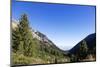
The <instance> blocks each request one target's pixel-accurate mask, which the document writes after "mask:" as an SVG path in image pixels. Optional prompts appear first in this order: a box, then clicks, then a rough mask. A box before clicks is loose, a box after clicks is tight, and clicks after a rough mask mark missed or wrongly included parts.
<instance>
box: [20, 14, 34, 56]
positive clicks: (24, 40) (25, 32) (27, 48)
mask: <svg viewBox="0 0 100 67" xmlns="http://www.w3.org/2000/svg"><path fill="white" fill-rule="evenodd" d="M29 28H30V27H29V21H28V18H27V15H26V14H23V15H22V16H21V19H20V21H19V32H20V34H21V38H20V42H21V43H20V47H22V46H23V49H24V55H25V56H32V55H33V38H32V33H31V31H30V29H29Z"/></svg>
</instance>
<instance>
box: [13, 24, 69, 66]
mask: <svg viewBox="0 0 100 67" xmlns="http://www.w3.org/2000/svg"><path fill="white" fill-rule="evenodd" d="M18 23H19V22H12V42H13V43H12V49H13V52H12V57H13V58H12V60H13V65H26V64H47V63H62V62H69V61H70V59H69V57H68V56H67V55H65V54H64V53H63V51H62V50H61V49H59V48H58V47H57V46H56V45H55V44H54V43H53V42H52V41H51V40H49V38H48V37H47V36H46V35H44V34H43V33H41V32H39V31H37V30H34V29H32V28H30V27H29V29H28V30H29V31H30V33H31V34H32V46H33V47H31V48H32V53H33V55H32V56H31V57H29V56H25V55H23V54H22V53H21V51H24V49H23V48H22V47H24V46H21V44H20V42H19V40H20V39H17V38H20V37H19V36H20V33H18V32H17V31H20V29H19V24H18ZM22 33H23V32H22ZM17 42H19V44H17ZM23 45H24V44H23ZM19 46H21V47H19ZM20 48H21V49H20ZM19 50H20V52H19Z"/></svg>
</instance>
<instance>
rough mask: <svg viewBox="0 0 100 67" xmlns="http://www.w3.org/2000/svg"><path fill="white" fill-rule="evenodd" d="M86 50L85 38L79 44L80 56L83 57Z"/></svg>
mask: <svg viewBox="0 0 100 67" xmlns="http://www.w3.org/2000/svg"><path fill="white" fill-rule="evenodd" d="M87 52H88V46H87V43H86V41H85V40H83V41H82V43H81V45H80V53H79V55H80V58H81V59H82V58H85V57H86V55H87Z"/></svg>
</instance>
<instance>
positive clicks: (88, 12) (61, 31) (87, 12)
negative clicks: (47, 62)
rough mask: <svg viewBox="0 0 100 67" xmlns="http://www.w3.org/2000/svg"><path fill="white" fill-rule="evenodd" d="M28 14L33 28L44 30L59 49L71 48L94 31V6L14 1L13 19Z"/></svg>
mask: <svg viewBox="0 0 100 67" xmlns="http://www.w3.org/2000/svg"><path fill="white" fill-rule="evenodd" d="M23 13H26V14H27V15H28V19H29V22H30V26H31V27H32V28H33V29H37V30H38V31H40V32H42V33H44V34H45V35H46V36H47V37H48V38H49V39H50V40H52V41H53V42H54V43H55V44H56V45H57V46H58V47H59V48H60V49H63V50H69V49H71V48H72V47H73V46H75V45H76V44H77V43H78V42H79V41H81V40H82V39H84V38H85V37H86V36H87V35H89V34H91V33H94V32H95V7H94V6H80V5H64V4H47V3H34V2H19V1H18V2H15V1H13V3H12V19H15V20H19V18H20V16H21V15H22V14H23Z"/></svg>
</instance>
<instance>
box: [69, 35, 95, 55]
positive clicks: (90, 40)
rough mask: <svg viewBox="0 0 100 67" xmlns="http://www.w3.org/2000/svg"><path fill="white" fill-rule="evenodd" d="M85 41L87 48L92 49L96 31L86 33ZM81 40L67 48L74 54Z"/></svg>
mask: <svg viewBox="0 0 100 67" xmlns="http://www.w3.org/2000/svg"><path fill="white" fill-rule="evenodd" d="M83 40H85V41H86V42H87V45H88V48H89V50H92V49H93V48H94V47H95V46H96V33H93V34H90V35H88V36H87V37H86V38H84V39H83ZM81 42H82V41H80V42H79V43H78V44H76V45H75V46H74V47H73V48H72V49H70V50H69V52H70V53H72V54H75V53H77V51H79V49H80V44H81Z"/></svg>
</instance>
